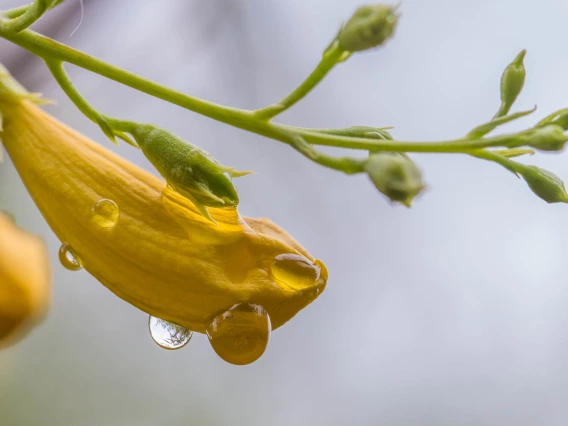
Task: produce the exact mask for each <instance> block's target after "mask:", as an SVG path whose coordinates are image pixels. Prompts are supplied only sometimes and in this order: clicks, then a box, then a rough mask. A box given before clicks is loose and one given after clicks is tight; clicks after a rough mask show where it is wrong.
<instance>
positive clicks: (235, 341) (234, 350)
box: [207, 303, 272, 365]
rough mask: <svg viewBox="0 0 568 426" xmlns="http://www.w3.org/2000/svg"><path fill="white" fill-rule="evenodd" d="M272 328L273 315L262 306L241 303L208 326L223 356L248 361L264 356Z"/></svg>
mask: <svg viewBox="0 0 568 426" xmlns="http://www.w3.org/2000/svg"><path fill="white" fill-rule="evenodd" d="M271 329H272V326H271V324H270V317H269V316H268V312H266V310H265V309H264V308H263V307H262V306H259V305H249V304H247V303H242V304H239V305H235V306H233V307H232V308H231V309H229V310H228V311H227V312H225V313H223V314H221V315H217V316H216V317H215V318H214V319H213V322H212V323H211V324H210V325H209V327H207V336H208V337H209V342H210V343H211V346H212V347H213V350H215V352H216V353H217V355H219V356H220V357H221V358H222V359H224V360H225V361H227V362H229V363H231V364H235V365H245V364H250V363H251V362H254V361H256V360H257V359H259V358H260V357H261V356H262V354H263V353H264V351H265V350H266V346H267V345H268V340H269V339H270V331H271Z"/></svg>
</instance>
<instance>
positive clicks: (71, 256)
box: [59, 243, 83, 271]
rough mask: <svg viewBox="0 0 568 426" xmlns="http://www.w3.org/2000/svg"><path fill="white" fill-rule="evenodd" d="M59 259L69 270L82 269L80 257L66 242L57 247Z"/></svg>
mask: <svg viewBox="0 0 568 426" xmlns="http://www.w3.org/2000/svg"><path fill="white" fill-rule="evenodd" d="M59 261H60V262H61V264H62V265H63V266H64V267H65V268H67V269H69V270H70V271H78V270H80V269H83V265H82V264H81V259H80V258H79V257H78V256H77V255H76V254H75V253H74V252H73V249H72V248H71V246H70V245H69V244H67V243H63V244H61V247H59Z"/></svg>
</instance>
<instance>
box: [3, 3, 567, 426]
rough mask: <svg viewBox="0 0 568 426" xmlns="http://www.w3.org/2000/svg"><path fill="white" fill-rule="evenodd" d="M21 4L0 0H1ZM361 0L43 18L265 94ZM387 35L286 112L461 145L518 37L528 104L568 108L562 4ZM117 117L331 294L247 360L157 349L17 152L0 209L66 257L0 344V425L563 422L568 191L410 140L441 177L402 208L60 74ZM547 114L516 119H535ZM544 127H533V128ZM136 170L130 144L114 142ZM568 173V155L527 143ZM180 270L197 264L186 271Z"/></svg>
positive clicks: (365, 186) (421, 7) (84, 123)
mask: <svg viewBox="0 0 568 426" xmlns="http://www.w3.org/2000/svg"><path fill="white" fill-rule="evenodd" d="M19 4H22V2H18V1H13V0H0V7H2V8H8V7H11V6H15V5H19ZM358 4H359V2H358V1H355V0H341V1H329V0H309V1H305V0H233V1H230V0H164V1H160V2H156V1H149V0H121V1H120V2H114V1H111V0H98V1H96V2H95V1H92V0H85V16H84V19H83V22H82V24H81V26H80V28H79V29H78V30H77V31H76V33H75V34H74V35H73V36H72V37H70V36H69V35H70V33H71V32H72V31H73V29H74V27H75V26H76V24H77V22H78V20H79V2H78V1H77V0H68V3H67V4H65V5H64V6H63V7H62V8H61V9H58V10H55V11H52V12H50V14H49V16H48V17H47V18H46V19H45V22H42V23H40V25H39V26H38V27H39V29H42V30H43V31H44V32H46V33H47V34H50V35H51V36H53V37H55V38H57V39H58V40H60V41H62V42H64V43H68V44H70V45H72V46H74V47H77V48H79V49H82V50H85V51H86V52H88V53H91V54H93V55H95V56H98V57H100V58H103V59H105V60H108V61H110V62H112V63H114V64H117V65H119V66H122V67H125V68H127V69H129V70H132V71H136V72H138V73H140V74H141V75H144V76H146V77H149V78H151V79H153V80H156V81H159V82H161V83H164V84H167V85H169V86H171V87H174V88H176V89H178V90H182V91H184V92H187V93H190V94H193V95H196V96H200V97H203V98H206V99H209V100H212V101H216V102H220V103H223V104H228V105H232V106H237V107H241V108H257V107H261V106H263V105H265V104H268V103H270V102H273V101H276V100H278V99H279V98H280V97H282V96H283V95H285V94H286V93H288V92H289V91H290V90H292V89H293V88H294V87H295V85H297V84H298V83H299V82H300V81H301V80H302V79H303V78H304V77H305V76H306V75H307V74H308V73H309V72H310V71H311V69H312V68H313V66H314V65H315V64H316V63H317V61H318V60H319V57H320V54H321V51H322V49H323V48H324V47H325V46H327V44H328V43H329V41H330V39H331V38H332V37H333V36H334V34H335V32H336V31H337V29H338V27H339V25H340V23H341V22H342V20H344V19H346V18H347V17H348V16H349V15H350V14H351V13H352V12H353V10H354V9H355V8H356V6H357V5H358ZM401 11H402V15H403V16H402V18H401V21H400V25H399V28H398V31H397V34H396V37H395V38H394V39H393V40H392V41H390V42H389V43H388V45H387V46H386V47H384V48H381V49H380V50H377V51H373V52H368V53H361V54H356V55H354V56H353V57H352V58H351V59H350V60H349V61H347V62H346V63H344V64H341V65H340V66H338V67H337V68H336V69H335V70H334V71H333V72H332V74H331V75H330V76H329V77H328V78H327V79H326V80H325V81H324V82H323V83H322V84H321V85H320V86H319V87H318V88H317V89H316V90H315V91H314V92H313V93H312V94H311V95H310V96H309V97H308V98H307V99H305V100H304V101H302V102H301V103H300V104H298V105H297V106H296V107H294V108H293V110H291V111H289V112H286V113H285V114H283V115H282V117H281V118H279V120H280V119H281V120H282V121H285V122H288V123H292V124H296V125H301V126H311V127H347V126H351V125H369V126H387V125H392V126H395V130H394V131H393V134H394V135H395V137H396V138H398V139H401V140H421V141H422V140H442V139H450V138H455V137H460V136H461V135H463V134H465V133H466V132H467V131H468V130H469V129H471V128H472V127H473V126H475V125H477V124H480V123H481V122H483V121H484V120H486V119H488V118H489V117H491V115H492V114H493V113H494V112H495V110H496V109H497V107H498V103H499V78H500V75H501V72H502V70H503V68H504V67H505V66H506V65H507V63H508V62H510V61H511V60H512V59H513V58H514V57H515V56H516V55H517V53H518V52H519V51H520V50H521V49H523V48H526V49H528V54H527V57H526V62H525V63H526V68H527V72H528V77H527V83H526V86H525V90H524V92H523V94H522V96H521V97H520V98H519V101H518V104H517V105H516V107H515V109H517V110H521V109H528V108H531V107H532V106H534V105H535V104H537V105H538V107H539V110H538V112H537V114H538V115H539V117H542V116H543V115H545V114H548V113H549V112H552V111H553V110H555V109H559V108H563V107H566V106H568V78H567V77H568V53H566V49H565V46H566V42H565V40H566V39H567V38H568V26H567V25H566V22H568V3H567V2H566V1H565V0H541V1H540V2H539V3H538V4H537V3H535V2H532V1H525V0H477V1H470V0H404V2H403V4H402V6H401ZM0 61H2V62H3V63H4V64H5V65H7V66H8V67H9V68H10V70H11V71H12V72H13V74H14V75H16V77H17V78H18V79H20V80H21V81H22V82H23V83H24V84H25V85H26V86H27V87H28V88H29V89H30V90H32V91H41V92H43V93H44V95H45V96H46V97H49V98H52V99H55V100H57V102H58V105H57V107H48V109H49V111H50V113H52V114H53V115H54V116H56V117H58V118H59V119H60V120H62V121H64V122H65V123H67V124H69V125H71V126H72V127H74V128H76V129H78V130H80V131H82V132H83V133H85V134H87V135H89V136H91V137H92V138H94V139H95V140H97V141H99V142H100V143H102V144H105V145H106V146H109V143H108V142H107V141H106V140H105V138H104V137H103V135H102V134H101V132H100V130H99V129H98V128H97V127H96V126H95V125H93V124H92V123H90V122H89V121H88V120H87V119H86V118H85V117H84V116H82V115H81V114H80V113H79V112H78V111H77V110H76V108H75V107H74V106H73V105H72V104H71V103H70V101H69V100H67V98H66V97H65V96H64V94H63V93H62V91H61V90H60V89H59V88H58V86H57V85H56V84H55V82H54V81H53V80H52V78H51V77H50V75H49V74H48V73H47V71H46V69H45V68H44V66H43V65H42V63H41V62H40V61H39V60H37V59H36V58H33V57H32V56H31V55H29V54H27V53H25V52H22V51H21V50H20V49H19V48H17V47H14V46H10V45H9V44H8V43H6V42H4V41H2V42H1V43H0ZM69 71H70V74H71V76H72V78H73V80H74V82H75V83H76V85H77V86H78V87H79V88H80V90H81V91H82V93H83V94H84V95H85V96H86V97H87V98H88V99H89V100H90V101H91V102H92V103H93V104H94V105H95V106H96V107H98V108H99V109H100V110H101V111H103V112H105V113H106V114H108V115H110V116H117V117H123V118H132V119H136V120H137V121H148V122H153V123H156V124H159V125H162V126H166V127H168V128H170V129H171V130H173V131H175V132H177V133H179V134H180V135H183V136H184V137H186V138H187V139H189V140H191V141H192V142H194V143H196V144H198V145H200V146H202V147H203V148H205V149H207V150H208V151H210V152H211V153H212V154H213V155H214V156H215V157H216V158H218V159H219V160H220V161H221V162H222V163H223V164H228V165H232V166H235V167H237V168H238V169H244V170H247V169H253V170H255V171H257V174H256V175H253V176H249V177H245V178H242V179H239V180H238V187H239V191H240V195H241V205H240V210H241V213H242V214H244V215H248V216H268V217H270V218H271V219H272V220H274V221H275V222H276V223H278V224H279V225H280V226H282V227H283V228H284V229H286V230H288V231H289V232H290V233H291V234H292V235H293V236H295V237H296V238H297V239H298V240H299V241H300V242H301V243H302V244H303V245H304V246H305V247H306V248H307V249H308V250H309V251H310V252H311V253H312V254H313V255H314V256H316V257H318V258H320V259H322V260H323V261H324V262H325V263H326V265H327V267H328V269H329V272H330V279H329V282H328V285H327V289H326V291H325V293H324V294H323V295H322V296H321V297H320V298H319V299H318V300H317V301H316V302H315V303H314V304H312V305H311V306H309V307H308V308H307V309H306V310H305V311H303V312H301V313H300V314H299V315H298V316H297V317H296V318H294V320H292V321H291V322H290V323H288V324H287V325H286V326H285V327H283V328H282V329H280V330H278V331H276V332H275V333H274V334H273V336H272V340H271V342H270V345H269V348H268V350H267V352H266V353H265V355H264V356H263V358H261V359H260V360H259V361H258V362H256V363H255V364H252V365H250V366H247V367H240V368H239V367H234V366H231V365H229V364H226V363H225V362H223V361H222V360H221V359H219V358H218V357H217V356H216V355H215V354H214V352H213V351H212V350H211V348H210V347H209V344H208V342H207V338H206V337H205V336H203V335H196V336H194V338H193V340H192V341H191V342H190V344H189V345H188V346H187V347H186V348H184V349H183V350H180V351H177V352H167V351H164V350H160V348H158V347H157V346H156V345H155V344H154V343H153V342H152V340H151V339H150V337H149V335H148V331H147V315H146V314H145V313H143V312H141V311H139V310H137V309H136V308H134V307H132V306H130V305H128V304H127V303H125V302H123V301H122V300H120V299H118V298H117V297H115V296H114V295H113V294H112V293H111V292H109V291H108V290H107V289H106V288H105V287H103V286H102V285H101V284H99V283H98V282H97V281H96V280H94V279H93V278H92V277H90V276H89V274H88V273H87V272H85V271H81V272H70V271H67V270H65V269H64V268H63V267H61V266H60V265H58V263H57V250H58V247H59V244H60V242H59V241H58V240H57V238H56V237H55V236H54V235H53V234H52V233H51V231H50V230H49V228H48V227H47V225H46V223H45V222H44V221H43V219H42V218H41V215H40V213H39V212H38V210H37V209H36V208H35V206H34V204H33V202H32V201H31V199H30V198H29V196H28V195H27V193H26V192H25V189H24V187H23V185H22V183H21V182H20V181H19V179H18V176H17V174H16V172H15V170H14V168H13V166H12V164H11V163H10V161H9V160H8V161H6V162H5V163H4V164H2V165H0V209H7V210H10V211H12V212H13V213H14V214H15V216H16V217H17V221H18V223H19V224H21V225H22V226H23V227H25V228H27V229H29V230H31V231H33V232H35V233H38V234H40V235H42V236H44V237H45V238H46V240H47V244H48V246H49V249H50V253H51V257H52V261H53V265H55V267H54V298H53V305H52V307H51V311H50V314H49V316H48V318H47V320H46V321H45V322H44V323H43V324H42V325H41V326H40V327H38V328H37V329H36V330H34V331H33V333H32V334H31V335H30V336H29V337H28V338H27V339H26V340H25V341H23V342H21V343H20V344H19V345H17V346H15V347H13V348H10V349H8V350H5V351H2V352H1V353H0V424H2V425H9V426H35V425H41V426H44V425H86V426H95V425H105V426H115V425H116V426H123V425H137V426H146V425H147V426H155V425H189V424H191V425H229V424H232V425H244V424H246V425H247V426H257V425H258V426H261V425H262V426H266V425H275V426H279V425H282V426H288V425H309V426H317V425H326V426H333V425H346V424H352V425H362V426H363V425H365V426H366V425H369V426H371V425H389V426H409V425H412V426H414V425H416V426H430V425H437V426H445V425H447V426H450V425H451V426H470V425H471V426H474V425H475V426H493V425H495V426H502V425H515V426H533V425H534V426H541V425H547V426H556V425H558V426H563V425H565V424H566V422H567V421H568V405H567V404H566V399H567V397H568V365H567V362H566V360H567V359H568V286H567V279H566V263H565V258H566V253H568V242H567V237H568V226H567V223H568V221H567V219H568V207H567V206H566V205H547V204H545V203H544V202H542V201H541V200H540V199H538V198H537V197H535V196H534V195H533V194H532V193H531V192H530V190H529V189H528V188H527V187H526V185H525V184H524V183H523V182H522V181H520V180H517V179H515V178H514V177H513V176H512V175H511V174H510V173H508V172H506V171H505V170H503V169H500V168H498V167H497V166H495V165H492V164H488V163H484V162H482V161H480V160H474V159H471V158H467V157H460V156H429V155H421V156H414V158H415V159H416V160H417V161H418V162H419V164H420V166H421V168H422V169H423V171H424V176H425V180H426V181H427V183H428V186H429V190H428V191H427V192H426V193H425V194H424V195H423V196H422V197H421V198H420V199H419V200H417V201H416V203H415V206H414V207H413V208H412V209H410V210H408V209H405V208H404V207H396V206H395V207H392V206H390V205H389V204H388V203H387V202H386V201H385V200H384V199H383V197H382V196H381V195H380V194H378V193H377V192H376V191H375V190H374V188H373V187H372V185H371V184H370V183H369V182H368V181H367V179H366V178H365V177H364V176H355V177H347V176H343V175H340V174H339V173H337V172H333V171H331V170H326V169H323V168H321V167H318V166H316V165H314V164H313V163H311V162H309V161H308V160H306V159H305V158H303V157H301V156H300V155H298V154H297V153H296V152H295V151H293V150H291V149H290V148H289V147H287V146H285V145H282V144H279V143H277V142H274V141H271V140H267V139H264V138H261V137H259V136H256V135H251V134H248V133H245V132H243V131H240V130H236V129H232V128H230V127H228V126H226V125H223V124H220V123H216V122H213V121H211V120H209V119H206V118H203V117H200V116H198V115H196V114H194V113H191V112H189V111H185V110H182V109H180V108H178V107H175V106H173V105H168V104H166V103H164V102H162V101H159V100H156V99H152V98H150V97H148V96H146V95H143V94H140V93H137V92H135V91H133V90H131V89H128V88H125V87H122V86H120V85H118V84H116V83H113V82H111V81H107V80H105V79H104V78H102V77H99V76H96V75H92V74H90V73H88V72H86V71H83V70H79V69H76V68H73V67H69ZM535 119H536V117H535V118H529V119H527V121H526V122H524V123H518V124H514V125H512V126H509V128H508V129H509V130H511V129H515V128H520V126H522V125H530V124H531V123H532V122H533V121H534V120H535ZM531 120H532V121H531ZM112 149H115V150H116V151H118V152H119V153H120V154H121V155H124V156H125V157H127V158H129V159H130V160H132V161H134V162H135V163H137V164H140V165H141V166H142V167H145V168H148V169H150V166H149V164H148V163H147V162H146V160H145V159H144V158H143V157H142V156H141V155H140V153H139V152H137V151H135V150H133V149H131V148H129V147H128V146H125V145H121V146H119V147H118V148H114V147H112ZM527 161H528V162H534V163H536V164H538V165H540V166H542V167H545V168H548V169H550V170H553V171H555V172H556V173H557V174H558V175H559V176H560V177H562V178H563V179H565V180H568V168H567V167H566V164H568V156H567V155H566V154H563V155H562V154H561V155H546V154H539V155H537V156H534V157H532V158H529V159H527ZM188 279H190V278H188Z"/></svg>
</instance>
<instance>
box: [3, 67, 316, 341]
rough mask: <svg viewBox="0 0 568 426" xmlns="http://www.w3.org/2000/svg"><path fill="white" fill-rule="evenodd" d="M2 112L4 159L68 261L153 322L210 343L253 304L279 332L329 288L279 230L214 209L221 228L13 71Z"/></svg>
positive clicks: (268, 223) (307, 257) (309, 260)
mask: <svg viewBox="0 0 568 426" xmlns="http://www.w3.org/2000/svg"><path fill="white" fill-rule="evenodd" d="M14 88H15V89H14ZM15 94H16V95H15ZM17 94H20V95H17ZM0 113H1V114H2V116H3V122H4V123H3V124H4V129H3V132H2V134H1V136H2V139H3V143H4V145H5V147H6V150H7V152H8V154H9V156H10V158H11V159H12V161H13V163H14V164H15V166H16V168H17V170H18V172H19V174H20V176H21V178H22V180H23V181H24V183H25V185H26V187H27V189H28V191H29V193H30V194H31V196H32V198H33V200H34V201H35V203H36V205H37V206H38V208H39V209H40V211H41V212H42V214H43V216H44V217H45V219H46V220H47V222H48V224H49V225H50V227H51V228H52V230H53V231H54V232H55V234H56V235H57V236H58V237H59V238H60V240H61V242H62V243H63V244H64V245H63V247H62V251H61V253H60V255H61V256H60V257H61V259H62V263H64V264H66V266H68V267H69V268H71V269H76V268H80V267H81V266H83V267H84V268H85V269H86V270H88V271H89V272H90V273H91V274H92V275H93V276H94V277H95V278H97V279H98V280H99V281H100V282H101V283H102V284H104V285H105V286H106V287H107V288H109V289H110V290H111V291H112V292H114V293H115V294H116V295H117V296H119V297H121V298H122V299H124V300H126V301H127V302H129V303H131V304H132V305H134V306H136V307H138V308H139V309H141V310H143V311H145V312H147V313H149V314H150V315H152V316H155V317H158V318H161V319H163V320H166V321H169V322H173V323H176V324H179V325H181V326H183V327H186V328H189V329H191V330H194V331H198V332H202V333H205V332H206V329H207V327H208V326H209V325H210V324H211V323H212V321H213V320H214V318H215V317H216V316H217V315H219V314H222V313H223V312H226V311H228V310H229V309H230V308H231V307H233V306H235V305H237V304H243V303H244V304H251V305H258V306H262V308H264V309H265V310H266V312H268V314H269V316H270V320H271V324H272V328H273V329H275V328H277V327H279V326H281V325H282V324H284V323H285V322H286V321H288V320H289V319H290V318H292V317H293V316H294V315H295V314H296V313H297V312H299V311H300V310H301V309H303V308H304V307H305V306H307V305H308V304H309V303H311V302H312V301H313V300H314V299H315V298H316V297H317V296H318V295H319V294H320V292H321V291H322V290H323V289H324V287H325V284H326V281H327V271H326V269H325V266H324V265H323V263H321V262H320V261H317V260H315V259H314V258H313V257H312V256H311V255H310V254H309V253H308V252H307V251H306V250H305V249H304V248H303V247H302V246H300V245H299V244H298V243H297V242H296V241H295V240H294V239H293V238H292V237H290V236H289V235H288V234H287V233H286V232H285V231H283V230H282V229H281V228H279V227H278V226H276V225H275V224H273V223H272V222H271V221H269V220H267V219H249V218H241V217H240V216H239V214H238V211H237V209H236V208H231V209H219V208H210V214H211V216H212V217H213V218H214V219H215V220H216V222H217V224H213V223H212V222H210V221H209V220H207V219H206V218H204V217H203V216H202V215H201V214H200V213H199V211H198V210H197V209H196V208H195V206H194V205H193V204H192V203H191V202H190V201H188V200H187V199H186V198H184V197H183V196H181V195H179V194H178V193H177V192H175V191H173V190H169V189H168V188H166V185H165V182H164V181H162V180H161V179H159V178H157V177H156V176H154V175H152V174H150V173H148V172H146V171H144V170H143V169H141V168H139V167H137V166H135V165H133V164H131V163H129V162H128V161H126V160H124V159H123V158H121V157H119V156H117V155H116V154H114V153H113V152H111V151H109V150H107V149H105V148H103V147H102V146H100V145H98V144H97V143H94V142H92V141H90V140H89V139H87V138H86V137H84V136H82V135H80V134H79V133H77V132H75V131H74V130H72V129H70V128H69V127H67V126H65V125H64V124H62V123H60V122H58V121H57V120H56V119H54V118H53V117H51V116H50V115H48V114H46V113H45V112H44V111H42V110H41V109H40V108H39V107H37V106H36V105H35V104H34V103H33V102H32V101H31V100H30V99H29V94H27V93H26V92H25V91H23V89H22V88H21V86H20V87H16V86H15V83H14V80H13V79H12V78H11V77H10V76H9V75H8V74H7V73H4V74H3V76H0ZM267 197H270V195H269V194H267Z"/></svg>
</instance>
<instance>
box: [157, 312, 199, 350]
mask: <svg viewBox="0 0 568 426" xmlns="http://www.w3.org/2000/svg"><path fill="white" fill-rule="evenodd" d="M148 329H149V330H150V336H151V337H152V339H153V340H154V342H156V344H157V345H158V346H160V347H161V348H164V349H168V350H175V349H181V348H183V347H184V346H185V345H187V344H188V343H189V341H190V340H191V338H192V336H193V331H191V330H190V329H188V328H185V327H182V326H181V325H177V324H174V323H173V322H168V321H164V320H163V319H160V318H156V317H153V316H152V315H150V318H149V320H148Z"/></svg>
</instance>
